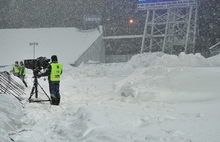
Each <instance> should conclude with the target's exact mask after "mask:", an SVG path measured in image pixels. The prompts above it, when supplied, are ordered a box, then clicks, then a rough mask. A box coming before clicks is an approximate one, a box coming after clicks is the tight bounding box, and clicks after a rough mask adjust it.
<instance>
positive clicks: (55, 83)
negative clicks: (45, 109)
mask: <svg viewBox="0 0 220 142" xmlns="http://www.w3.org/2000/svg"><path fill="white" fill-rule="evenodd" d="M51 61H52V62H51V63H50V65H49V66H48V68H47V70H46V72H45V73H41V74H38V77H41V76H48V82H49V91H50V95H51V96H50V97H51V105H59V104H60V98H61V96H60V76H61V74H62V70H63V65H62V64H60V63H58V59H57V56H56V55H53V56H51Z"/></svg>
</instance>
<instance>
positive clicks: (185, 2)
mask: <svg viewBox="0 0 220 142" xmlns="http://www.w3.org/2000/svg"><path fill="white" fill-rule="evenodd" d="M196 5H197V1H196V0H178V1H166V2H151V3H140V4H137V10H147V9H164V8H170V7H186V6H196Z"/></svg>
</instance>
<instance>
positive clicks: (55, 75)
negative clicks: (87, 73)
mask: <svg viewBox="0 0 220 142" xmlns="http://www.w3.org/2000/svg"><path fill="white" fill-rule="evenodd" d="M50 66H51V71H50V81H52V82H59V81H60V75H61V74H62V70H63V65H62V64H60V63H51V64H50Z"/></svg>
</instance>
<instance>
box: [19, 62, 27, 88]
mask: <svg viewBox="0 0 220 142" xmlns="http://www.w3.org/2000/svg"><path fill="white" fill-rule="evenodd" d="M26 73H27V70H26V68H25V66H24V64H23V62H22V61H21V62H20V71H19V77H20V79H21V80H22V82H23V83H24V85H25V86H26V87H28V86H27V83H26V82H25V80H24V78H25V75H26Z"/></svg>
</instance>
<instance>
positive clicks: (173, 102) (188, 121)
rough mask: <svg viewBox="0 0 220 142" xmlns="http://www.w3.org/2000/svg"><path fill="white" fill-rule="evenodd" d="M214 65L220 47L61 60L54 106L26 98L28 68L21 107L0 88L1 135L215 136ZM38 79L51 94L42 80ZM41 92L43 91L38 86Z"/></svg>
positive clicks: (183, 140)
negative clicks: (212, 51)
mask: <svg viewBox="0 0 220 142" xmlns="http://www.w3.org/2000/svg"><path fill="white" fill-rule="evenodd" d="M65 63H66V62H65ZM219 66H220V55H217V56H214V57H210V58H204V57H202V56H201V55H200V54H198V53H197V54H195V55H194V54H184V53H181V54H180V55H179V56H176V55H167V54H164V53H143V54H138V55H135V56H133V57H132V58H131V60H130V61H128V62H127V63H109V64H98V63H90V64H83V63H82V64H81V65H80V66H79V67H77V68H76V67H73V68H70V67H65V66H64V71H63V75H62V79H61V84H60V90H61V91H60V93H61V104H60V106H51V105H50V104H49V102H40V103H29V102H28V98H29V96H30V92H31V89H32V85H33V82H32V81H33V80H32V71H31V70H28V74H27V76H26V81H27V84H28V86H29V87H28V88H25V92H26V95H25V94H24V95H23V96H22V97H23V98H24V100H23V101H22V103H23V104H24V108H23V107H22V105H21V104H20V103H19V102H18V100H17V99H16V98H14V97H13V96H11V95H6V94H0V95H1V97H0V110H1V111H0V141H2V142H8V141H10V138H12V139H13V140H14V141H15V142H29V141H31V142H63V141H65V142H218V141H219V139H220V135H219V133H220V129H219V128H220V124H219V119H220V111H219V108H220V94H219V92H220V87H219V84H220V67H219ZM1 70H9V67H6V68H3V69H1ZM13 78H14V79H16V77H13ZM38 80H39V83H40V85H41V86H42V87H43V89H44V90H45V91H46V92H47V94H49V90H48V82H47V80H45V78H43V77H42V78H39V79H38ZM17 81H18V82H19V83H20V84H21V85H23V84H22V82H21V81H19V79H17ZM32 97H33V98H34V96H32ZM39 98H40V99H45V98H46V95H45V94H44V93H43V91H42V90H41V89H40V88H39Z"/></svg>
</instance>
